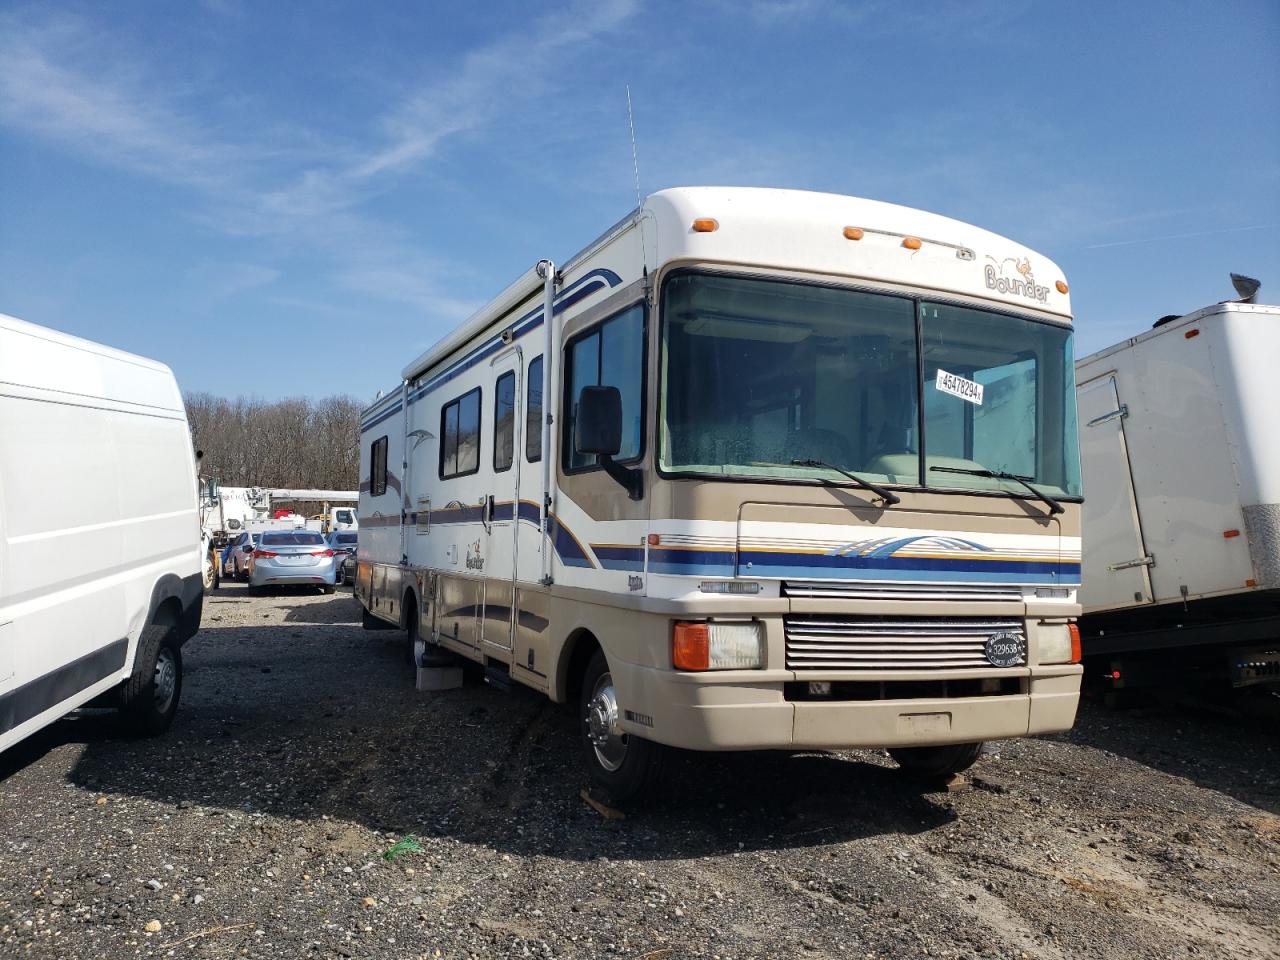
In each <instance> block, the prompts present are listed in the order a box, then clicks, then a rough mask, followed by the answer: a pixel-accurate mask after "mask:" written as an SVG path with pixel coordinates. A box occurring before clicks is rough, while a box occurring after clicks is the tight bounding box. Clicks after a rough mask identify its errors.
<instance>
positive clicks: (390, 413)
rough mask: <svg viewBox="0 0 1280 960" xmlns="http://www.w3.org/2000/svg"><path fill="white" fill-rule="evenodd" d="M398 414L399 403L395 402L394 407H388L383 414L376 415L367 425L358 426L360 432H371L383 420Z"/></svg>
mask: <svg viewBox="0 0 1280 960" xmlns="http://www.w3.org/2000/svg"><path fill="white" fill-rule="evenodd" d="M399 412H400V404H399V402H397V403H396V405H395V406H393V407H390V408H388V409H387V410H386V411H384V412H383V413H380V414H378V415H377V416H376V417H374V418H373V419H372V420H370V421H369V422H368V423H362V424H360V430H361V432H364V431H366V430H372V429H373V428H374V427H376V426H377V425H378V424H380V423H381V422H382V421H383V420H385V419H387V417H392V416H395V415H396V414H397V413H399Z"/></svg>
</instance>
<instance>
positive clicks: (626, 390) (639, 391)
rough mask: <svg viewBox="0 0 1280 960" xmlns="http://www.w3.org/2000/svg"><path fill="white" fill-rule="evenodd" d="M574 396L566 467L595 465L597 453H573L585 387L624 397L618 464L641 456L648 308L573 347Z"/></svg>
mask: <svg viewBox="0 0 1280 960" xmlns="http://www.w3.org/2000/svg"><path fill="white" fill-rule="evenodd" d="M565 362H566V363H567V364H568V369H567V370H565V383H566V384H568V389H569V396H568V398H567V402H566V403H565V409H566V410H568V411H569V416H568V417H566V418H565V422H564V430H565V432H564V436H563V438H562V440H561V443H562V445H563V447H564V465H565V469H566V470H582V469H586V468H589V467H594V466H595V465H596V456H595V454H580V453H578V452H577V451H576V450H574V448H573V431H574V424H575V423H576V422H577V414H578V397H579V396H580V395H581V393H582V388H583V387H591V386H608V387H617V388H618V391H619V392H620V393H621V394H622V446H621V447H620V448H619V449H618V455H617V456H616V457H615V458H614V459H615V460H618V461H622V462H626V461H628V460H634V459H636V458H637V457H639V456H640V453H641V449H642V446H643V439H644V430H643V425H644V306H643V305H642V304H639V303H637V304H636V305H635V306H633V307H629V308H628V309H626V310H624V311H623V312H622V313H620V314H618V315H617V316H615V317H613V318H611V319H609V320H606V321H605V322H604V323H602V324H600V325H599V326H598V327H593V328H592V329H591V330H590V332H588V333H585V334H583V335H581V336H579V337H577V338H576V339H575V340H573V341H572V342H570V344H569V346H568V348H567V349H566V351H565Z"/></svg>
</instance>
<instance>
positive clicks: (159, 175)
mask: <svg viewBox="0 0 1280 960" xmlns="http://www.w3.org/2000/svg"><path fill="white" fill-rule="evenodd" d="M1277 50H1280V4H1277V3H1276V2H1275V0H1256V2H1249V0H1241V2H1221V3H1216V4H1186V3H1167V4H1166V3H1161V2H1156V0H1147V2H1143V3H1137V4H1114V3H1096V4H1095V3H1081V4H1070V5H1060V4H1049V3H1031V2H1019V0H1002V2H996V3H988V2H985V0H971V2H964V3H918V4H903V3H889V2H884V3H882V2H868V3H846V4H837V3H815V2H808V0H738V2H730V0H707V2H702V3H687V4H676V3H669V4H668V3H642V2H639V0H594V2H586V3H579V4H573V3H570V4H557V3H550V4H528V3H511V4H504V3H454V2H449V3H425V2H423V3H407V2H406V3H394V2H383V3H373V4H368V3H362V4H357V3H340V2H326V0H311V2H305V3H304V2H297V3H287V2H273V3H269V4H253V3H248V2H241V0H205V2H203V3H185V4H174V3H162V2H141V0H137V2H120V3H111V4H103V3H100V2H89V3H70V2H68V3H49V2H45V3H36V4H25V3H12V2H0V311H2V312H5V313H11V314H14V315H16V316H20V317H23V318H24V319H28V320H31V321H34V322H37V323H42V324H46V325H48V326H52V327H55V328H58V329H62V330H67V331H69V332H72V333H76V334H79V335H82V336H87V337H91V338H93V339H97V340H102V341H104V342H107V343H111V344H113V345H116V346H120V347H123V348H125V349H128V350H132V351H135V352H138V353H142V354H146V355H148V356H152V357H156V358H158V359H161V360H163V361H165V362H166V363H168V364H170V365H171V366H172V367H173V368H174V370H175V371H176V372H177V374H178V377H179V380H180V382H181V384H182V385H183V387H184V388H185V389H188V390H210V391H214V392H217V393H223V394H228V395H235V394H238V393H246V394H258V395H261V396H264V397H276V396H282V395H293V394H311V395H323V394H328V393H334V392H349V393H352V394H354V395H356V396H358V397H361V398H368V397H371V396H372V394H373V392H374V391H375V390H376V389H378V388H385V387H387V386H389V385H391V384H392V383H394V382H395V380H396V377H397V373H398V371H399V369H400V368H401V366H402V365H403V364H404V363H405V362H406V361H407V360H408V359H411V358H412V357H413V356H414V355H416V354H417V353H418V352H420V351H421V350H422V349H423V348H425V346H427V345H428V344H429V343H431V342H432V341H434V340H435V339H436V338H437V337H439V336H440V335H441V334H442V333H443V332H445V331H446V330H448V329H449V328H450V327H451V326H452V325H454V324H455V323H457V322H458V321H459V320H461V319H462V318H464V317H465V316H466V315H467V314H468V313H469V312H470V310H471V309H473V308H474V307H476V306H478V305H480V304H481V303H483V302H484V301H485V300H487V299H489V298H490V297H491V296H493V295H494V294H496V293H497V292H498V291H500V290H501V289H502V288H503V287H505V286H506V285H507V284H508V283H509V282H510V281H511V280H513V279H515V277H516V276H518V275H519V274H521V273H523V272H524V271H525V270H526V269H527V268H528V267H529V266H530V265H532V264H533V263H534V262H535V261H536V260H538V259H539V258H541V257H546V256H550V257H552V258H555V259H558V260H563V259H565V258H566V257H567V256H569V255H570V254H572V253H573V252H575V251H577V250H578V249H579V248H580V247H581V246H583V245H584V244H585V243H587V242H588V241H590V240H591V239H593V238H594V237H595V236H596V235H597V234H599V233H600V232H601V231H602V230H603V229H604V228H606V227H607V226H609V225H610V224H611V223H613V222H614V221H615V220H616V219H617V218H618V217H620V216H622V215H623V214H624V213H626V212H627V210H629V209H630V208H631V207H632V206H633V205H634V186H633V177H632V167H631V147H630V142H629V138H628V130H627V117H626V100H625V93H624V85H625V84H630V86H631V91H632V97H633V100H634V106H635V125H636V133H637V139H638V145H639V159H640V180H641V189H642V191H643V192H649V191H652V190H656V189H660V188H662V187H666V186H673V185H680V184H737V185H758V186H785V187H797V188H804V189H814V190H826V191H832V192H837V193H847V194H854V195H859V196H867V197H874V198H877V199H883V200H889V201H893V202H897V203H904V204H908V205H911V206H916V207H922V208H924V209H928V210H932V211H936V212H938V213H943V214H946V215H949V216H953V217H957V218H959V219H962V220H967V221H971V222H973V223H977V224H979V225H981V226H984V227H986V228H988V229H991V230H995V231H996V232H998V233H1003V234H1006V235H1008V236H1010V237H1012V238H1014V239H1016V240H1019V241H1021V242H1023V243H1025V244H1027V245H1028V246H1030V247H1032V248H1034V249H1036V250H1039V251H1041V252H1043V253H1045V254H1046V255H1048V256H1050V257H1052V258H1053V259H1055V260H1056V261H1058V263H1059V264H1061V265H1062V266H1063V268H1064V269H1065V270H1066V273H1067V276H1068V278H1069V280H1070V281H1071V284H1072V295H1073V298H1074V304H1075V310H1076V315H1077V324H1078V329H1079V333H1078V336H1077V352H1078V353H1079V354H1081V355H1083V354H1084V353H1088V352H1091V351H1093V350H1095V349H1098V348H1100V347H1103V346H1106V345H1108V344H1109V343H1112V342H1114V341H1116V340H1118V339H1121V338H1122V337H1125V336H1128V335H1131V334H1134V333H1137V332H1140V331H1141V330H1143V329H1145V328H1146V327H1147V326H1148V325H1149V324H1150V323H1151V321H1152V320H1154V319H1155V318H1157V317H1159V316H1161V315H1163V314H1166V313H1178V312H1185V311H1187V310H1191V309H1194V308H1196V307H1199V306H1203V305H1205V304H1206V303H1210V302H1212V301H1215V300H1220V299H1225V298H1227V297H1229V296H1232V295H1233V294H1232V293H1231V288H1230V285H1229V283H1228V280H1227V274H1228V272H1229V271H1232V270H1234V271H1237V272H1242V273H1246V274H1250V275H1252V276H1256V277H1259V278H1260V279H1262V281H1263V296H1262V299H1264V300H1269V301H1270V302H1278V301H1280V66H1277V59H1276V51H1277Z"/></svg>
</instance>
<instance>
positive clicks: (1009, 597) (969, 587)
mask: <svg viewBox="0 0 1280 960" xmlns="http://www.w3.org/2000/svg"><path fill="white" fill-rule="evenodd" d="M782 595H783V596H785V597H807V598H819V597H829V598H831V599H833V600H928V601H935V602H936V601H968V602H970V603H972V602H974V601H978V602H999V603H1008V602H1010V601H1013V602H1014V603H1021V602H1022V588H1021V587H1017V586H1009V585H1007V584H999V583H993V584H988V583H870V582H862V583H856V582H849V581H845V582H840V581H834V582H826V581H822V580H784V581H783V583H782Z"/></svg>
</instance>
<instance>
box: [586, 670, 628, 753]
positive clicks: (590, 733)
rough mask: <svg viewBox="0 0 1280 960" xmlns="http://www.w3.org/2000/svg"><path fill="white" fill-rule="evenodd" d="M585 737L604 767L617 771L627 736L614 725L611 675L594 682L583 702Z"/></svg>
mask: <svg viewBox="0 0 1280 960" xmlns="http://www.w3.org/2000/svg"><path fill="white" fill-rule="evenodd" d="M585 720H586V724H587V739H588V740H589V741H591V746H592V748H593V749H594V750H595V753H596V759H597V760H598V761H599V762H600V766H602V767H604V768H605V769H606V770H609V771H613V770H617V769H618V768H619V767H620V766H622V761H623V760H625V759H626V758H627V735H626V734H625V733H623V732H622V729H621V728H620V727H619V726H618V699H617V697H616V696H615V695H614V692H613V677H612V675H611V674H608V673H605V674H602V675H601V676H600V679H599V680H597V681H596V685H595V688H594V689H593V690H592V691H591V699H590V700H589V701H587V715H586V718H585Z"/></svg>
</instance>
